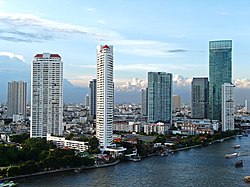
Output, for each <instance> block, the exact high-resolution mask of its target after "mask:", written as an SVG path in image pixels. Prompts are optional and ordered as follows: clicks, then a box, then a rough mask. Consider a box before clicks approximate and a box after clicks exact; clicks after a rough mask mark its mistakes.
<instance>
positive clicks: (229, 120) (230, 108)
mask: <svg viewBox="0 0 250 187" xmlns="http://www.w3.org/2000/svg"><path fill="white" fill-rule="evenodd" d="M234 87H235V86H234V85H233V84H231V83H224V84H223V85H222V115H221V118H222V131H227V130H234Z"/></svg>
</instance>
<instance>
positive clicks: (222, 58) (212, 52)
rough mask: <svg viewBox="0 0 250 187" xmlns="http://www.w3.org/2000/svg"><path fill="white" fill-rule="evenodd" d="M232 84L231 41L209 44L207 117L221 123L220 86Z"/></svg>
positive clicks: (211, 42)
mask: <svg viewBox="0 0 250 187" xmlns="http://www.w3.org/2000/svg"><path fill="white" fill-rule="evenodd" d="M224 83H232V40H220V41H210V42H209V117H210V119H211V120H220V121H221V90H222V84H224Z"/></svg>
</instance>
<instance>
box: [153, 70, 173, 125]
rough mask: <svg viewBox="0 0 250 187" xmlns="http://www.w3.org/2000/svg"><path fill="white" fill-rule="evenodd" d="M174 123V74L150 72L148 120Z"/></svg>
mask: <svg viewBox="0 0 250 187" xmlns="http://www.w3.org/2000/svg"><path fill="white" fill-rule="evenodd" d="M159 121H161V122H164V123H168V124H170V125H171V123H172V74H171V73H165V72H148V122H149V123H155V122H159Z"/></svg>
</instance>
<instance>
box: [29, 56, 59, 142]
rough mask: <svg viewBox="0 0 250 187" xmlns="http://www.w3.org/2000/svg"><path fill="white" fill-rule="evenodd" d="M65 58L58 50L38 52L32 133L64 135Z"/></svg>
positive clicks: (44, 135) (33, 84) (34, 74)
mask: <svg viewBox="0 0 250 187" xmlns="http://www.w3.org/2000/svg"><path fill="white" fill-rule="evenodd" d="M62 83H63V62H62V61H61V57H60V56H59V55H58V54H50V53H43V54H37V55H36V56H35V57H34V60H33V63H32V73H31V126H30V137H32V138H37V137H40V138H42V137H46V136H47V134H53V135H62V119H63V92H62Z"/></svg>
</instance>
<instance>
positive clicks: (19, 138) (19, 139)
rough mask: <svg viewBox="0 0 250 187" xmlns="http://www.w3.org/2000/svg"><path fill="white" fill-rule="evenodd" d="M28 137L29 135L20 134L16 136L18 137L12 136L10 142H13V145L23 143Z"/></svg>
mask: <svg viewBox="0 0 250 187" xmlns="http://www.w3.org/2000/svg"><path fill="white" fill-rule="evenodd" d="M29 137H30V135H29V134H28V133H22V134H18V135H13V136H10V141H11V142H15V143H20V144H22V143H24V142H25V140H27V139H28V138H29Z"/></svg>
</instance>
